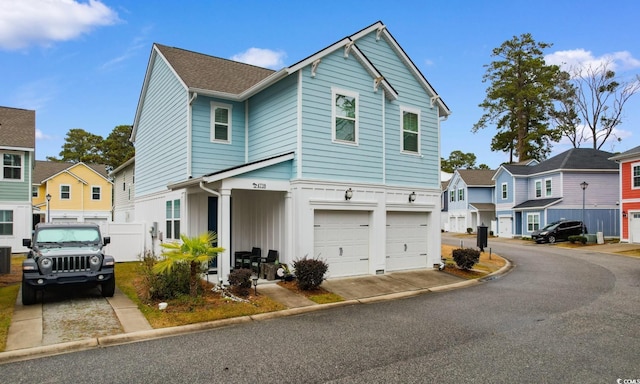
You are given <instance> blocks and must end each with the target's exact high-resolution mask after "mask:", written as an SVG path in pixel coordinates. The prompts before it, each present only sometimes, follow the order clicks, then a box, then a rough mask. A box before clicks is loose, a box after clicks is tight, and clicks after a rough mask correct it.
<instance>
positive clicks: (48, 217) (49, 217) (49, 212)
mask: <svg viewBox="0 0 640 384" xmlns="http://www.w3.org/2000/svg"><path fill="white" fill-rule="evenodd" d="M45 197H46V198H47V223H50V222H51V208H50V207H49V202H50V201H51V195H50V194H49V193H47V196H45Z"/></svg>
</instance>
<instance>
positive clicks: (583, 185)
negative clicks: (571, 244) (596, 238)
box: [580, 181, 589, 236]
mask: <svg viewBox="0 0 640 384" xmlns="http://www.w3.org/2000/svg"><path fill="white" fill-rule="evenodd" d="M588 186H589V183H587V182H586V181H583V182H582V183H580V187H582V235H583V236H584V196H585V191H586V189H587V187H588Z"/></svg>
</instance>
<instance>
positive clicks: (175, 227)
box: [165, 199, 180, 240]
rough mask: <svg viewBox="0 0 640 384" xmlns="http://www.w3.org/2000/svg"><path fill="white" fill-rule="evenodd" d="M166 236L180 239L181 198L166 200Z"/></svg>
mask: <svg viewBox="0 0 640 384" xmlns="http://www.w3.org/2000/svg"><path fill="white" fill-rule="evenodd" d="M165 212H166V227H165V229H166V237H167V239H174V240H178V239H180V199H176V200H168V201H167V202H166V211H165Z"/></svg>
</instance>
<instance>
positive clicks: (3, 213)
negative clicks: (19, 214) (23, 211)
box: [0, 210, 13, 236]
mask: <svg viewBox="0 0 640 384" xmlns="http://www.w3.org/2000/svg"><path fill="white" fill-rule="evenodd" d="M0 236H13V211H10V210H0Z"/></svg>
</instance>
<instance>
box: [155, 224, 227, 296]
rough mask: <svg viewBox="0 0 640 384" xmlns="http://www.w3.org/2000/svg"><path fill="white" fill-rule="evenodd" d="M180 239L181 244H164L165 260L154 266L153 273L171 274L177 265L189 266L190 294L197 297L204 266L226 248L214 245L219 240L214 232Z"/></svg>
mask: <svg viewBox="0 0 640 384" xmlns="http://www.w3.org/2000/svg"><path fill="white" fill-rule="evenodd" d="M180 239H181V240H182V242H180V243H178V242H176V243H162V248H164V249H163V251H162V256H163V257H164V258H163V259H162V260H161V261H159V262H158V263H157V264H156V265H154V266H153V271H154V272H155V273H171V271H172V269H173V267H174V266H176V265H177V264H182V263H185V264H189V294H190V295H191V296H197V295H198V287H199V286H200V274H201V273H202V272H203V268H204V267H203V266H206V265H207V263H209V262H210V261H211V260H213V259H214V258H215V257H216V256H217V255H218V253H220V252H224V248H221V247H214V246H213V245H212V244H213V243H216V242H217V239H218V236H217V235H216V234H215V233H214V232H205V233H203V234H201V235H199V236H195V237H187V236H186V235H183V234H181V235H180Z"/></svg>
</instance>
